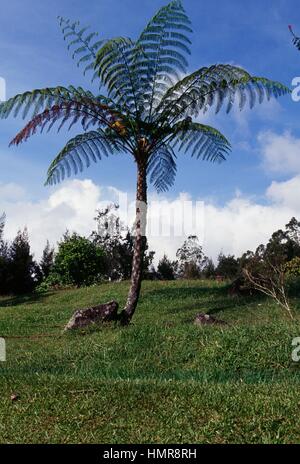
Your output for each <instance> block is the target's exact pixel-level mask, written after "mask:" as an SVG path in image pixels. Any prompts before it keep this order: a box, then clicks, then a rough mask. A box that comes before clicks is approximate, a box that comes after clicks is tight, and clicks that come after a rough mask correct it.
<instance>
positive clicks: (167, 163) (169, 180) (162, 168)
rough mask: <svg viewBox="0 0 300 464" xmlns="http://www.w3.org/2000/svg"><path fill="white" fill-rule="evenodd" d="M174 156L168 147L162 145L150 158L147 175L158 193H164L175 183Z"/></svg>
mask: <svg viewBox="0 0 300 464" xmlns="http://www.w3.org/2000/svg"><path fill="white" fill-rule="evenodd" d="M175 158H176V155H175V153H174V151H173V149H172V147H171V146H170V145H166V144H163V145H162V146H160V147H159V148H158V149H157V150H156V151H155V152H154V153H153V154H152V155H151V157H150V159H149V162H148V167H147V168H148V169H147V174H148V175H149V176H150V182H151V184H152V185H153V186H154V187H155V189H156V190H157V192H158V193H160V192H166V191H167V190H168V189H169V188H170V187H171V186H172V185H173V184H174V181H175V177H176V170H177V167H176V162H175Z"/></svg>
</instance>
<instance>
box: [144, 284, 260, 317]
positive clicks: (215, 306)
mask: <svg viewBox="0 0 300 464" xmlns="http://www.w3.org/2000/svg"><path fill="white" fill-rule="evenodd" d="M229 288H230V285H222V286H219V287H218V286H215V287H209V286H207V287H199V286H197V287H196V286H195V287H193V286H189V287H181V288H178V287H177V288H172V287H168V288H161V289H157V290H155V291H151V292H149V293H147V294H146V295H145V297H144V298H149V296H150V298H151V297H152V296H153V299H155V300H156V299H158V300H164V299H166V300H179V301H180V300H183V304H180V305H179V304H178V306H177V305H176V306H175V307H173V308H171V309H169V311H168V312H170V313H172V314H174V313H180V312H184V311H190V310H198V311H199V312H203V313H205V314H211V315H212V314H217V313H219V312H221V311H225V310H235V309H236V310H238V309H240V308H241V307H246V306H249V305H253V304H256V303H258V302H261V301H264V300H265V299H266V297H265V296H264V295H262V294H259V293H255V294H253V295H251V296H250V295H249V296H248V295H247V296H238V295H234V296H232V295H230V294H229ZM188 298H192V299H195V298H196V299H197V300H199V301H194V302H190V303H187V302H186V300H187V299H188Z"/></svg>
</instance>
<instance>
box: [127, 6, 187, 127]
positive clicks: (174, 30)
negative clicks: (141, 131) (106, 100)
mask: <svg viewBox="0 0 300 464" xmlns="http://www.w3.org/2000/svg"><path fill="white" fill-rule="evenodd" d="M190 25H191V22H190V20H189V18H188V17H187V15H186V13H185V10H184V8H183V6H182V4H181V2H180V1H177V0H175V1H172V2H171V3H169V4H168V5H166V6H164V7H162V8H161V9H160V10H159V11H158V12H157V14H156V15H155V16H154V17H153V18H152V19H151V21H150V22H149V23H148V25H147V26H146V28H145V29H144V31H143V32H142V34H141V35H140V37H139V39H138V40H137V45H136V47H137V49H139V52H137V53H136V57H135V66H136V69H137V72H138V74H139V76H140V77H141V78H143V84H142V85H141V86H140V92H142V94H143V95H146V98H144V104H143V106H144V111H143V114H144V117H145V118H148V119H149V120H151V117H152V113H153V111H154V109H155V107H156V102H157V97H158V98H161V97H162V93H161V92H159V91H158V83H160V84H161V83H162V82H165V76H168V79H169V80H171V82H172V84H173V79H174V78H175V79H176V80H178V79H179V73H186V69H187V65H188V63H187V60H186V57H185V56H184V54H190V49H189V45H190V39H189V37H188V36H187V34H188V33H190V32H192V29H191V27H190ZM167 88H168V87H167V85H165V87H164V91H166V90H167Z"/></svg>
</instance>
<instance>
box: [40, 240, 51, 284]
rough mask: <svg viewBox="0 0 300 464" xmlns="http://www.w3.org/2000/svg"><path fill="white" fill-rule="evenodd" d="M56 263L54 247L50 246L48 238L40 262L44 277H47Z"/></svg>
mask: <svg viewBox="0 0 300 464" xmlns="http://www.w3.org/2000/svg"><path fill="white" fill-rule="evenodd" d="M53 264H54V248H53V247H51V246H50V243H49V240H47V243H46V246H45V248H44V250H43V255H42V258H41V262H40V269H41V273H42V276H43V279H47V277H48V276H49V274H50V272H51V270H52V268H53Z"/></svg>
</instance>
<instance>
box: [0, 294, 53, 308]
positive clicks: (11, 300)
mask: <svg viewBox="0 0 300 464" xmlns="http://www.w3.org/2000/svg"><path fill="white" fill-rule="evenodd" d="M53 294H54V292H47V293H31V294H27V295H15V296H13V295H11V296H4V297H1V298H0V310H1V308H8V307H10V306H18V305H22V304H26V303H38V302H40V301H42V300H43V299H44V298H46V297H48V296H51V295H53Z"/></svg>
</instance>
